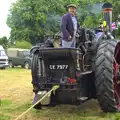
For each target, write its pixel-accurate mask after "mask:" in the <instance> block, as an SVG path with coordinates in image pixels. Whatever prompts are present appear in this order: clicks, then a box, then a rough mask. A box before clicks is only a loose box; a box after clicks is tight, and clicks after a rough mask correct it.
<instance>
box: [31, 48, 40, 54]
mask: <svg viewBox="0 0 120 120" xmlns="http://www.w3.org/2000/svg"><path fill="white" fill-rule="evenodd" d="M39 48H40V47H39V46H34V47H32V48H31V50H30V55H33V54H34V53H35V52H38V51H39Z"/></svg>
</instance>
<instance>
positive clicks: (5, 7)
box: [0, 0, 16, 37]
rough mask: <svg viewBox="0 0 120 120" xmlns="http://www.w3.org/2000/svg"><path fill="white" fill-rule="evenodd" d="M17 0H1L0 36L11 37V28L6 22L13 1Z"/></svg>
mask: <svg viewBox="0 0 120 120" xmlns="http://www.w3.org/2000/svg"><path fill="white" fill-rule="evenodd" d="M15 1H16V0H0V37H3V36H6V37H9V33H10V28H9V27H8V26H7V24H6V20H7V15H8V13H9V9H10V6H11V3H13V2H15Z"/></svg>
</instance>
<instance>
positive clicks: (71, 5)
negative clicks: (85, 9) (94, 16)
mask: <svg viewBox="0 0 120 120" xmlns="http://www.w3.org/2000/svg"><path fill="white" fill-rule="evenodd" d="M69 7H74V8H77V6H76V5H75V4H69V5H67V8H69Z"/></svg>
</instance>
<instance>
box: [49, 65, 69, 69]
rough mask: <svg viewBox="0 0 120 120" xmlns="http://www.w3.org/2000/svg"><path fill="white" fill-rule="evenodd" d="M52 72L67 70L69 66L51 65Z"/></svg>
mask: <svg viewBox="0 0 120 120" xmlns="http://www.w3.org/2000/svg"><path fill="white" fill-rule="evenodd" d="M49 69H50V70H67V69H68V65H49Z"/></svg>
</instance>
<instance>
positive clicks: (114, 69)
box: [113, 43, 120, 110]
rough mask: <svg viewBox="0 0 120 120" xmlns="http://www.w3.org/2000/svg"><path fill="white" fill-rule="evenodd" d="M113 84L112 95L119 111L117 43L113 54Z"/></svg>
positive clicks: (119, 59)
mask: <svg viewBox="0 0 120 120" xmlns="http://www.w3.org/2000/svg"><path fill="white" fill-rule="evenodd" d="M113 73H114V77H113V82H114V95H115V100H116V103H117V108H118V109H119V110H120V79H118V77H119V76H118V74H119V73H120V44H119V43H118V44H117V46H116V49H115V54H114V64H113Z"/></svg>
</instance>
